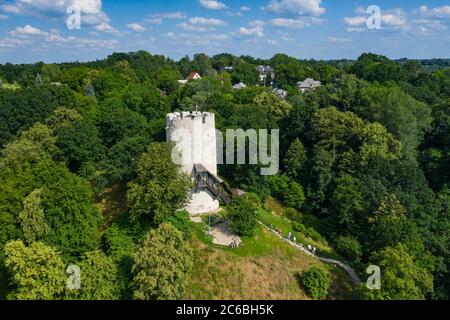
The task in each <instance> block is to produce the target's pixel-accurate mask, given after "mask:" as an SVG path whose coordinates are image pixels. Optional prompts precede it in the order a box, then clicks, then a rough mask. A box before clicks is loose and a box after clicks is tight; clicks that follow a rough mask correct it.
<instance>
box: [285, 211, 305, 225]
mask: <svg viewBox="0 0 450 320" xmlns="http://www.w3.org/2000/svg"><path fill="white" fill-rule="evenodd" d="M286 217H287V218H288V219H290V220H291V221H294V222H300V221H301V219H302V214H301V213H300V212H298V211H297V210H295V209H292V208H287V209H286Z"/></svg>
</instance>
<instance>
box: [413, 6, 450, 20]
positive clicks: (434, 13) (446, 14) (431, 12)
mask: <svg viewBox="0 0 450 320" xmlns="http://www.w3.org/2000/svg"><path fill="white" fill-rule="evenodd" d="M419 12H420V14H421V15H422V16H425V17H427V18H436V19H450V6H443V7H436V8H433V9H428V7H427V6H420V8H419Z"/></svg>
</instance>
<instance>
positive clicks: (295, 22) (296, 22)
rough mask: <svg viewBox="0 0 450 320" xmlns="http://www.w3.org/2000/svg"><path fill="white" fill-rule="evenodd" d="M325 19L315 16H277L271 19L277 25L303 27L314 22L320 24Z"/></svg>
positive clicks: (294, 27) (291, 27) (293, 27)
mask: <svg viewBox="0 0 450 320" xmlns="http://www.w3.org/2000/svg"><path fill="white" fill-rule="evenodd" d="M322 22H323V20H322V19H319V18H315V17H299V18H297V19H291V18H277V19H272V20H270V23H271V24H272V25H274V26H276V27H282V28H290V29H303V28H305V27H309V26H311V25H313V24H320V23H322Z"/></svg>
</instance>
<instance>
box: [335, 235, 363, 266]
mask: <svg viewBox="0 0 450 320" xmlns="http://www.w3.org/2000/svg"><path fill="white" fill-rule="evenodd" d="M335 247H336V252H337V253H339V254H340V255H342V256H343V257H344V258H346V259H349V260H350V261H355V262H358V261H360V259H361V255H362V250H361V245H360V244H359V242H358V240H356V239H354V238H352V237H344V236H341V237H338V238H337V239H336V243H335Z"/></svg>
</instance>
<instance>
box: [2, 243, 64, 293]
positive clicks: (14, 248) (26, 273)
mask: <svg viewBox="0 0 450 320" xmlns="http://www.w3.org/2000/svg"><path fill="white" fill-rule="evenodd" d="M5 265H6V267H7V268H8V271H9V273H10V274H11V280H12V283H13V285H14V287H15V289H13V290H12V292H11V293H10V298H12V299H18V300H55V299H61V298H62V297H63V295H64V291H65V288H66V278H67V276H66V274H65V272H64V263H63V261H62V259H61V258H60V256H59V254H58V252H57V251H56V250H55V249H53V248H51V247H48V246H46V245H44V244H43V243H40V242H35V243H32V244H31V245H30V246H29V247H26V246H25V244H24V243H23V242H22V241H20V240H19V241H11V242H8V243H7V244H6V245H5Z"/></svg>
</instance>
